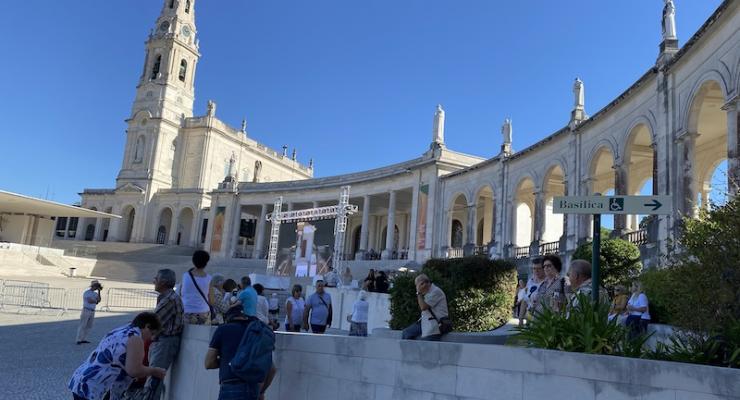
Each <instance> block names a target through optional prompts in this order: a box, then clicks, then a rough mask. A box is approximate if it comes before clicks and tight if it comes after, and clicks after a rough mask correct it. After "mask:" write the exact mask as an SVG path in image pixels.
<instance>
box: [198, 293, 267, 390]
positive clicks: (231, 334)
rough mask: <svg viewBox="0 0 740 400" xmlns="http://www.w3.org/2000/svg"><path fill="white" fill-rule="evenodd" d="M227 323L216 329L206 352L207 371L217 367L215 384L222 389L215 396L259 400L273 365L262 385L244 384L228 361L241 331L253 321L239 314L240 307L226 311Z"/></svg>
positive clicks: (237, 346)
mask: <svg viewBox="0 0 740 400" xmlns="http://www.w3.org/2000/svg"><path fill="white" fill-rule="evenodd" d="M225 319H226V324H224V325H221V326H219V327H218V328H216V332H214V333H213V338H211V343H210V344H209V345H208V353H206V360H205V367H206V369H216V368H218V369H219V371H218V381H219V384H220V385H221V390H220V392H219V394H218V398H219V400H258V399H259V400H261V399H263V398H264V393H265V391H266V390H267V388H268V387H269V386H270V383H272V379H273V377H274V376H275V373H276V372H277V370H276V369H275V366H274V365H273V367H272V369H271V370H270V372H269V373H268V374H267V377H266V379H265V381H264V382H262V383H256V384H253V383H247V382H245V381H243V380H242V379H240V378H239V377H238V376H236V375H235V374H234V373H233V372H232V371H231V367H230V366H229V362H231V360H232V359H233V358H234V356H235V355H236V352H237V350H238V349H239V344H240V343H241V340H242V337H243V336H244V331H245V330H246V329H247V325H249V323H250V322H251V321H252V320H253V318H250V317H247V316H246V315H244V314H243V313H242V309H241V307H238V306H234V307H231V308H230V309H229V310H228V311H227V312H226V316H225Z"/></svg>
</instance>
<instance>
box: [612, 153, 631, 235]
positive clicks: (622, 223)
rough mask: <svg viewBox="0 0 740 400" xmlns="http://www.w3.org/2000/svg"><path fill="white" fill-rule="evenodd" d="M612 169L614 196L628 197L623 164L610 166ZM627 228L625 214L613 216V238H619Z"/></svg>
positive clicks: (625, 172)
mask: <svg viewBox="0 0 740 400" xmlns="http://www.w3.org/2000/svg"><path fill="white" fill-rule="evenodd" d="M612 169H614V194H616V195H628V194H629V193H627V192H628V190H627V188H628V187H629V185H628V184H627V171H626V170H625V168H624V164H622V163H621V162H619V163H615V164H614V165H613V166H612ZM626 227H627V215H626V214H615V215H614V232H612V235H613V236H616V237H619V236H621V235H622V234H624V233H625V229H626Z"/></svg>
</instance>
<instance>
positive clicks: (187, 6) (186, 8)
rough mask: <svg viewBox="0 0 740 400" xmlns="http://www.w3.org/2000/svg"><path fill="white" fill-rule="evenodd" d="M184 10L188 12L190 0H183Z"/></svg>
mask: <svg viewBox="0 0 740 400" xmlns="http://www.w3.org/2000/svg"><path fill="white" fill-rule="evenodd" d="M185 12H186V13H188V14H190V0H185Z"/></svg>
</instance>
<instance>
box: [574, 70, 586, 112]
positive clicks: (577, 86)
mask: <svg viewBox="0 0 740 400" xmlns="http://www.w3.org/2000/svg"><path fill="white" fill-rule="evenodd" d="M573 97H574V99H575V100H574V101H575V104H574V106H575V108H576V109H577V110H582V109H583V108H584V106H585V104H586V100H585V95H584V93H583V81H582V80H581V79H579V78H576V81H575V82H573Z"/></svg>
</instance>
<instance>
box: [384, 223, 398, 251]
mask: <svg viewBox="0 0 740 400" xmlns="http://www.w3.org/2000/svg"><path fill="white" fill-rule="evenodd" d="M386 237H388V226H387V225H386V226H385V227H384V228H383V234H382V236H381V241H380V250H381V251H383V250H385V244H386V243H385V238H386ZM391 250H392V251H394V252H395V251H397V250H398V225H393V247H392V248H391Z"/></svg>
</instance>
